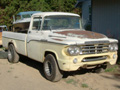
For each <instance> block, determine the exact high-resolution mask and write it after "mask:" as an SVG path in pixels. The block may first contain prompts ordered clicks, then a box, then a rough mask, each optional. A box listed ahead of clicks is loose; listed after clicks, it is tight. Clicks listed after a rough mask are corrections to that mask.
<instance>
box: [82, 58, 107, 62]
mask: <svg viewBox="0 0 120 90" xmlns="http://www.w3.org/2000/svg"><path fill="white" fill-rule="evenodd" d="M105 59H107V57H98V58H93V59H83V60H82V62H91V61H98V60H105Z"/></svg>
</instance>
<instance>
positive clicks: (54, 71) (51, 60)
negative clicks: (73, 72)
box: [44, 54, 63, 82]
mask: <svg viewBox="0 0 120 90" xmlns="http://www.w3.org/2000/svg"><path fill="white" fill-rule="evenodd" d="M44 73H45V77H46V78H47V79H48V80H50V81H53V82H55V81H59V80H60V79H61V78H62V76H63V75H62V73H61V72H60V70H59V68H58V65H57V62H56V60H55V57H54V56H53V55H51V54H48V55H47V56H46V58H45V61H44Z"/></svg>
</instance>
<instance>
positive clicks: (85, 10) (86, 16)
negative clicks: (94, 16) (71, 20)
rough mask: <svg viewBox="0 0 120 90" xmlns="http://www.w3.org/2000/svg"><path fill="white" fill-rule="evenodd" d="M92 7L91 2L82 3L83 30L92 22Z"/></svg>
mask: <svg viewBox="0 0 120 90" xmlns="http://www.w3.org/2000/svg"><path fill="white" fill-rule="evenodd" d="M90 6H91V0H86V1H84V2H83V3H82V25H83V28H85V26H86V25H87V24H88V23H89V22H90V21H89V14H90V13H89V7H90Z"/></svg>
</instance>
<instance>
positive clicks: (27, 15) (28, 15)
mask: <svg viewBox="0 0 120 90" xmlns="http://www.w3.org/2000/svg"><path fill="white" fill-rule="evenodd" d="M22 17H23V18H30V17H31V15H30V14H25V15H22Z"/></svg>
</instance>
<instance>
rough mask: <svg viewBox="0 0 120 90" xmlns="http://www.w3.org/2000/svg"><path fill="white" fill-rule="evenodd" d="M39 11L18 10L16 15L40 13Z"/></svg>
mask: <svg viewBox="0 0 120 90" xmlns="http://www.w3.org/2000/svg"><path fill="white" fill-rule="evenodd" d="M40 12H41V11H26V12H19V13H18V14H17V15H25V14H34V13H40Z"/></svg>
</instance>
